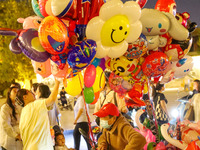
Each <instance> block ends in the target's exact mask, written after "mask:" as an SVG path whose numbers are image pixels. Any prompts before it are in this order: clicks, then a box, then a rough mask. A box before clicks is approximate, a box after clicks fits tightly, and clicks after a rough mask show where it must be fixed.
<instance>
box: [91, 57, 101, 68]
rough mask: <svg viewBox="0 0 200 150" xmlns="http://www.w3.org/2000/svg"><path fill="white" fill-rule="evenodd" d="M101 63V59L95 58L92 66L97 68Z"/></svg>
mask: <svg viewBox="0 0 200 150" xmlns="http://www.w3.org/2000/svg"><path fill="white" fill-rule="evenodd" d="M100 62H101V59H99V58H95V59H94V60H93V62H92V64H93V65H94V66H95V67H97V66H98V65H99V64H100Z"/></svg>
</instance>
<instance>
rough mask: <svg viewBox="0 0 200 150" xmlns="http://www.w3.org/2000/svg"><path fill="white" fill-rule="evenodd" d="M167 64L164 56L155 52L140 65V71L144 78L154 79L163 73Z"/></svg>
mask: <svg viewBox="0 0 200 150" xmlns="http://www.w3.org/2000/svg"><path fill="white" fill-rule="evenodd" d="M168 64H169V60H168V57H167V55H166V54H164V53H162V52H155V53H153V54H151V55H149V56H147V57H146V59H145V61H144V63H143V64H142V70H143V72H144V74H145V75H146V76H148V77H156V76H159V75H163V74H164V73H165V70H166V69H167V66H168Z"/></svg>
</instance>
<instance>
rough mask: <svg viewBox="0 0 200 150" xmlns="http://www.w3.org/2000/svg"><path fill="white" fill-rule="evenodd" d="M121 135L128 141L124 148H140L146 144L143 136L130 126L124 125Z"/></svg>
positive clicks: (136, 149) (140, 149) (138, 149)
mask: <svg viewBox="0 0 200 150" xmlns="http://www.w3.org/2000/svg"><path fill="white" fill-rule="evenodd" d="M121 132H122V136H123V137H124V138H125V139H126V140H127V141H128V144H127V145H126V147H125V149H124V150H133V149H135V150H142V149H143V147H144V145H145V144H146V139H145V137H144V136H143V135H142V134H140V133H139V132H137V131H135V130H134V129H133V128H132V126H130V125H125V126H124V127H123V128H122V130H121Z"/></svg>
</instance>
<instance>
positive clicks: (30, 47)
mask: <svg viewBox="0 0 200 150" xmlns="http://www.w3.org/2000/svg"><path fill="white" fill-rule="evenodd" d="M18 42H19V46H20V48H21V49H22V52H23V53H24V54H25V55H26V56H27V57H29V58H30V59H32V60H34V61H38V62H44V61H46V60H47V59H48V58H49V57H50V54H49V53H48V52H47V51H45V49H44V48H43V47H42V46H41V44H40V41H39V38H38V31H36V30H34V29H26V30H23V31H22V32H21V33H20V35H19V41H18Z"/></svg>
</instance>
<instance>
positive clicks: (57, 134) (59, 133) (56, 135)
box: [54, 132, 65, 142]
mask: <svg viewBox="0 0 200 150" xmlns="http://www.w3.org/2000/svg"><path fill="white" fill-rule="evenodd" d="M59 135H62V136H63V137H64V138H65V136H64V134H63V133H61V132H58V133H56V134H55V138H54V140H55V142H56V141H57V137H58V136H59Z"/></svg>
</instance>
